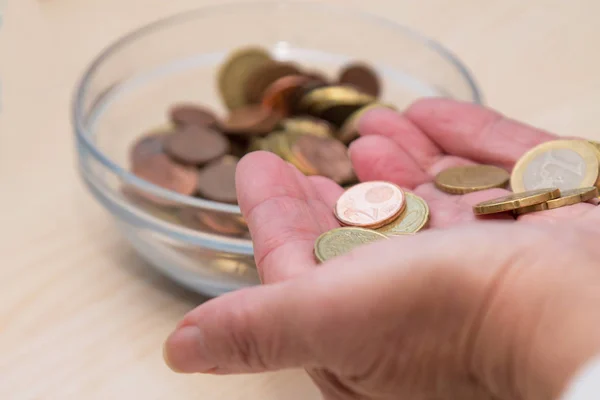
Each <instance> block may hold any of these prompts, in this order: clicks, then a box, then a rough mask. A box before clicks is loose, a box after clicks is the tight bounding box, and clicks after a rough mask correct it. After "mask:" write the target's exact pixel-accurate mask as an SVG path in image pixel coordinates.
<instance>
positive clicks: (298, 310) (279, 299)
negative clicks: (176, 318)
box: [164, 280, 322, 374]
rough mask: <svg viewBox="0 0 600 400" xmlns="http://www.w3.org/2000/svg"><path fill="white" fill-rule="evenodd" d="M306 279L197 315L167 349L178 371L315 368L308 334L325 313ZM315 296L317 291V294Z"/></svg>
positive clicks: (253, 291) (229, 298) (221, 301)
mask: <svg viewBox="0 0 600 400" xmlns="http://www.w3.org/2000/svg"><path fill="white" fill-rule="evenodd" d="M309 290H310V287H309V285H306V284H303V283H302V280H296V281H288V282H283V283H281V284H274V285H267V286H258V287H253V288H248V289H243V290H240V291H237V292H233V293H229V294H226V295H223V296H221V297H218V298H215V299H212V300H210V301H208V302H206V303H205V304H203V305H201V306H199V307H198V308H196V309H195V310H193V311H191V312H190V313H189V314H188V315H186V317H185V318H184V320H183V321H182V322H181V323H180V325H179V326H178V327H177V329H176V330H175V331H174V332H173V333H172V334H171V335H170V336H169V338H168V339H167V341H166V342H165V346H164V357H165V361H166V363H167V364H168V365H169V367H171V369H173V370H174V371H176V372H184V373H192V372H201V373H216V374H225V373H249V372H261V371H267V370H276V369H283V368H293V367H300V366H304V365H307V364H311V362H312V361H313V360H314V359H313V355H314V351H312V350H313V349H312V348H311V345H310V341H309V340H308V338H309V336H310V335H308V334H306V333H307V332H308V331H309V330H310V329H311V327H312V326H314V324H315V319H316V318H318V315H319V311H318V310H319V309H322V306H321V307H315V306H314V305H311V304H308V303H310V302H311V301H313V300H311V299H312V298H313V297H312V296H311V293H310V292H309ZM313 295H314V293H313Z"/></svg>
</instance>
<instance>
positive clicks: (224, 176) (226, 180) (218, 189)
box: [198, 156, 238, 204]
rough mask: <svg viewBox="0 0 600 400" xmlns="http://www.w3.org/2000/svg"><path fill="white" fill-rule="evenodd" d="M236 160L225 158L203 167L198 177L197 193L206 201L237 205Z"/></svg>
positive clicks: (235, 158)
mask: <svg viewBox="0 0 600 400" xmlns="http://www.w3.org/2000/svg"><path fill="white" fill-rule="evenodd" d="M237 162H238V158H237V157H233V156H226V157H223V158H221V159H219V160H217V161H214V162H212V163H210V164H208V165H207V166H206V167H204V168H203V169H202V170H201V171H200V173H199V175H198V193H199V194H200V195H201V196H202V197H205V198H207V199H210V200H215V201H220V202H223V203H230V204H237V195H236V191H235V168H236V166H237Z"/></svg>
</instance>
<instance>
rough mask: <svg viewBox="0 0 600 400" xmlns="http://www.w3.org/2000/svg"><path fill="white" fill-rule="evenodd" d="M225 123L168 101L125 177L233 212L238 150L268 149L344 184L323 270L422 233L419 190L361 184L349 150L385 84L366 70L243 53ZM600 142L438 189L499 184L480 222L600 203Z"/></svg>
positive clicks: (542, 151)
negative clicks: (329, 72) (367, 248)
mask: <svg viewBox="0 0 600 400" xmlns="http://www.w3.org/2000/svg"><path fill="white" fill-rule="evenodd" d="M216 81H217V85H218V88H219V92H220V94H221V97H222V100H223V103H224V104H225V106H226V108H227V109H228V115H226V116H223V117H220V116H218V115H217V113H215V112H214V111H213V110H210V109H209V108H208V107H206V106H203V105H201V104H190V103H184V104H175V105H173V107H172V108H171V109H170V110H169V111H168V118H169V122H168V124H166V125H165V126H163V127H158V128H156V129H155V130H153V131H151V132H147V133H146V134H144V135H143V136H142V137H140V138H139V139H138V140H137V141H136V142H135V143H133V145H132V148H131V152H130V162H131V170H132V172H133V173H134V174H135V175H136V176H138V177H140V178H142V179H145V180H147V181H149V182H151V183H153V184H155V185H158V186H161V187H163V188H166V189H169V190H172V191H175V192H177V193H179V194H183V195H189V196H197V197H200V198H204V199H208V200H213V201H218V202H223V203H229V204H236V203H237V198H236V190H235V168H236V164H237V162H238V160H239V159H240V157H242V156H243V155H244V154H246V153H248V152H251V151H255V150H265V151H269V152H272V153H275V154H277V155H279V156H280V157H281V158H282V159H284V160H286V161H288V162H289V163H291V164H293V165H294V166H295V167H296V168H298V170H299V171H301V172H302V173H304V174H305V175H322V176H326V177H329V178H331V179H332V180H334V181H335V182H337V183H339V184H340V185H342V186H343V187H344V188H346V191H345V192H344V193H343V194H342V196H341V197H340V198H339V200H338V201H337V203H336V205H335V208H334V210H333V214H334V215H335V217H336V218H337V219H338V221H339V222H340V224H341V225H342V227H341V228H337V229H334V230H331V231H329V232H326V233H324V234H323V235H321V236H320V237H319V238H318V239H317V240H316V242H315V256H316V258H317V259H318V260H319V261H320V262H324V261H326V260H328V259H331V258H333V257H336V256H339V255H341V254H344V253H346V252H348V251H350V250H352V249H354V248H356V247H357V246H360V245H362V244H366V243H370V242H373V241H376V240H380V239H386V238H389V237H390V236H395V235H406V234H414V233H416V232H418V231H420V230H422V229H424V228H425V227H427V225H428V221H429V207H428V205H427V203H426V201H425V200H424V199H422V198H420V197H419V196H417V195H415V194H414V193H410V192H408V191H404V190H403V189H402V188H400V187H398V186H396V185H394V184H393V183H390V182H383V181H376V182H362V183H358V181H357V178H356V176H355V174H354V172H353V170H352V165H351V162H350V159H349V157H348V154H347V146H348V145H349V144H350V143H351V142H352V141H353V140H355V139H356V138H357V137H358V132H357V121H358V119H359V118H360V116H361V115H363V113H364V112H365V111H367V110H369V109H372V108H375V107H388V108H391V109H394V107H393V106H391V105H388V104H383V103H381V102H380V101H379V95H380V92H381V81H380V78H379V77H378V75H377V74H376V73H375V71H374V70H373V69H372V68H371V67H370V66H369V65H367V64H365V63H362V62H355V63H350V64H348V65H346V66H345V67H344V68H342V70H341V71H339V73H338V76H337V77H335V78H330V77H328V76H326V75H324V74H322V73H321V72H319V71H315V70H311V69H308V68H304V67H303V66H301V65H299V64H296V63H292V62H285V61H278V60H275V59H274V58H273V57H271V55H270V54H269V53H268V52H267V51H266V50H264V49H262V48H258V47H247V48H242V49H238V50H236V51H234V52H232V54H230V55H229V57H228V58H227V59H226V61H225V62H224V63H223V65H222V66H221V68H220V70H219V72H218V76H217V77H216ZM599 171H600V144H598V143H595V142H591V141H585V140H555V141H551V142H547V143H544V144H541V145H539V146H537V147H535V148H534V149H532V150H531V151H529V152H528V153H527V154H525V155H524V156H523V157H522V158H521V159H520V160H519V161H518V163H517V164H516V165H515V167H514V169H513V171H512V175H510V174H509V172H508V171H505V170H504V169H502V168H499V167H497V166H491V165H469V166H461V167H454V168H450V169H447V170H445V171H442V172H441V173H440V174H438V175H437V176H436V178H435V185H436V187H437V188H438V189H439V190H441V191H444V192H446V193H448V194H455V195H461V194H465V193H470V192H475V191H480V190H486V189H491V188H505V187H507V186H508V183H509V181H510V187H511V188H512V190H513V194H511V195H509V196H505V197H502V198H498V199H493V200H489V201H486V202H482V203H480V204H477V205H475V206H474V207H473V212H474V213H475V214H476V215H490V214H497V213H511V214H512V215H514V216H518V215H522V214H526V213H530V212H537V211H544V210H549V209H554V208H559V207H565V206H570V205H573V204H577V203H579V202H589V201H592V200H593V199H595V198H596V197H598V189H597V187H598V186H599V185H600V179H599V177H600V173H599ZM126 194H127V195H128V196H130V197H131V198H132V199H133V200H135V201H136V202H137V203H138V205H140V206H142V207H144V208H145V209H146V210H147V211H149V212H151V213H153V214H154V215H156V216H158V217H160V218H162V219H166V220H168V221H170V222H173V223H178V224H181V225H184V226H187V227H188V228H192V229H198V230H202V231H205V232H211V233H215V234H222V235H229V236H238V237H248V230H247V227H246V225H245V222H244V220H243V218H242V217H241V216H232V215H230V214H223V215H220V214H218V213H209V212H206V211H202V210H198V209H194V208H189V207H180V208H177V209H174V208H173V207H172V205H169V204H164V203H163V202H161V201H159V199H157V198H155V197H153V196H150V195H148V194H146V193H139V192H136V191H131V190H127V191H126Z"/></svg>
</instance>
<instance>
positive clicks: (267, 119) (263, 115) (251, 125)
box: [219, 104, 281, 135]
mask: <svg viewBox="0 0 600 400" xmlns="http://www.w3.org/2000/svg"><path fill="white" fill-rule="evenodd" d="M280 121H281V115H280V114H278V113H277V112H274V111H273V110H271V109H270V108H267V107H263V106H262V105H260V104H255V105H250V106H244V107H240V108H236V109H235V110H232V111H231V112H230V113H229V115H228V116H227V118H226V119H224V120H223V121H222V122H221V123H220V125H219V127H220V128H221V130H222V131H223V132H225V133H228V134H232V135H263V134H265V133H269V132H271V131H272V130H273V129H275V127H276V126H277V125H278V124H279V122H280Z"/></svg>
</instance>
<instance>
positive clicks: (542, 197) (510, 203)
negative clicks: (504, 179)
mask: <svg viewBox="0 0 600 400" xmlns="http://www.w3.org/2000/svg"><path fill="white" fill-rule="evenodd" d="M558 197H560V190H559V189H551V188H548V189H537V190H530V191H527V192H521V193H513V194H510V195H508V196H503V197H499V198H497V199H492V200H488V201H484V202H481V203H479V204H476V205H474V206H473V212H474V213H475V215H487V214H495V213H501V212H506V211H513V210H516V209H518V208H523V207H528V206H532V205H535V204H541V203H545V202H546V201H548V200H553V199H556V198H558Z"/></svg>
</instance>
